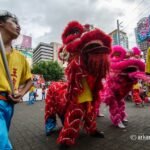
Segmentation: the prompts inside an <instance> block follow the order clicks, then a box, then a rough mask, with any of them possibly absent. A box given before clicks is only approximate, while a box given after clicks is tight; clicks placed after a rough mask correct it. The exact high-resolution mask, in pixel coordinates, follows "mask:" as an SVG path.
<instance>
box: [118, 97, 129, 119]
mask: <svg viewBox="0 0 150 150" xmlns="http://www.w3.org/2000/svg"><path fill="white" fill-rule="evenodd" d="M118 105H119V109H120V116H121V121H122V122H124V121H125V122H126V121H127V113H126V112H125V109H126V106H125V100H124V99H122V100H121V101H119V102H118Z"/></svg>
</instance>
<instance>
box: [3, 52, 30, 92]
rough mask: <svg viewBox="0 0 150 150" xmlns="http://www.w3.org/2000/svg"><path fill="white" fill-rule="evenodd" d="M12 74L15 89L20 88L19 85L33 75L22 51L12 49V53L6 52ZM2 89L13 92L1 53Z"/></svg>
mask: <svg viewBox="0 0 150 150" xmlns="http://www.w3.org/2000/svg"><path fill="white" fill-rule="evenodd" d="M6 57H7V61H8V66H9V70H10V74H11V77H12V80H13V84H14V89H15V90H18V87H19V85H21V84H24V83H25V82H26V81H27V80H28V79H30V78H31V77H32V74H31V71H30V67H29V64H28V62H27V60H26V58H25V56H23V55H22V54H21V53H20V52H18V51H17V50H14V49H13V50H12V52H11V53H9V54H6ZM0 91H6V92H11V89H10V86H9V83H8V80H7V76H6V72H5V69H4V65H3V61H2V57H1V54H0Z"/></svg>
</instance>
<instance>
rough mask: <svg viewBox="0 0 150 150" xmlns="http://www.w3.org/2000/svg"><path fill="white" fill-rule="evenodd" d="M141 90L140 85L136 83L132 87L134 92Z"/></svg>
mask: <svg viewBox="0 0 150 150" xmlns="http://www.w3.org/2000/svg"><path fill="white" fill-rule="evenodd" d="M140 88H141V84H140V83H136V84H134V85H133V89H134V90H139V89H140Z"/></svg>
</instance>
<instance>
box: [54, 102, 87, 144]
mask: <svg viewBox="0 0 150 150" xmlns="http://www.w3.org/2000/svg"><path fill="white" fill-rule="evenodd" d="M83 118H84V111H83V109H82V105H81V104H71V105H70V106H69V108H68V111H67V113H66V115H65V121H64V127H63V128H62V130H61V132H60V134H59V137H58V139H57V143H60V144H63V145H73V144H75V140H76V138H77V136H78V135H79V130H80V125H81V122H82V120H83Z"/></svg>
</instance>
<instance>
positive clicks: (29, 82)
mask: <svg viewBox="0 0 150 150" xmlns="http://www.w3.org/2000/svg"><path fill="white" fill-rule="evenodd" d="M32 84H33V83H32V80H31V79H29V80H27V82H26V84H25V86H24V87H23V88H22V90H21V91H20V92H19V93H17V94H15V96H13V95H9V97H10V98H11V100H12V101H14V103H18V102H20V101H21V100H22V97H23V96H24V95H25V94H26V93H27V92H28V90H29V89H30V88H31V86H32Z"/></svg>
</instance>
